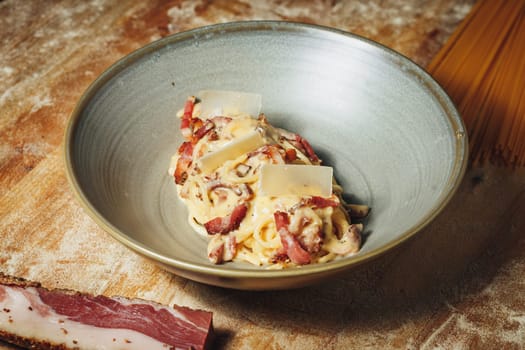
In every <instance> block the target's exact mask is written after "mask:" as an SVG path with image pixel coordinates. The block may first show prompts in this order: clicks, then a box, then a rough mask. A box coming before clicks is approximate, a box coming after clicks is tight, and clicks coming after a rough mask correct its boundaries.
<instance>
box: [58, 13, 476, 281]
mask: <svg viewBox="0 0 525 350" xmlns="http://www.w3.org/2000/svg"><path fill="white" fill-rule="evenodd" d="M243 31H276V32H295V33H299V32H303V33H311V32H323V33H330V34H332V35H338V36H341V37H342V38H344V39H345V40H346V39H352V40H358V41H360V42H362V43H364V44H366V45H370V46H371V47H373V48H375V49H378V50H379V51H381V52H382V53H383V54H387V55H390V56H392V57H395V58H396V59H398V60H400V61H403V63H404V64H405V65H406V66H408V67H409V68H410V69H411V72H412V73H413V74H417V76H418V77H420V78H421V79H420V81H421V82H422V83H423V84H424V85H425V86H426V88H427V89H428V90H429V91H431V92H432V94H433V95H434V97H435V98H436V99H437V100H438V102H439V104H440V106H441V107H442V108H443V110H444V111H445V112H446V113H444V114H445V115H446V116H447V121H448V123H449V125H450V127H451V129H452V130H454V133H455V136H456V138H455V140H456V145H455V146H456V147H455V149H456V154H455V157H454V161H453V166H452V168H451V171H450V176H449V178H448V181H447V183H446V185H445V186H444V188H445V190H447V189H448V190H447V191H446V192H445V191H444V194H443V195H442V196H441V198H440V200H438V201H437V202H436V205H435V206H434V207H433V208H432V209H431V210H429V212H428V213H427V214H426V215H425V216H424V217H423V218H422V219H421V220H420V221H419V222H418V223H416V224H415V225H414V226H412V227H411V228H410V229H409V230H407V231H405V232H404V233H402V234H401V235H400V236H399V237H398V238H396V239H394V240H392V241H390V242H389V243H387V244H385V245H384V246H381V247H379V248H376V249H373V250H371V251H369V252H367V253H363V254H357V255H355V256H353V257H351V258H349V259H337V260H335V261H331V262H329V263H322V264H311V265H305V266H301V267H299V268H288V269H281V270H268V269H263V268H261V269H256V268H253V267H252V268H241V267H237V266H236V268H235V269H229V268H227V265H225V266H226V267H225V266H224V265H209V264H205V263H204V262H203V263H202V264H200V263H193V262H188V261H184V260H180V259H177V258H173V257H168V256H165V255H163V254H161V253H157V252H155V251H153V250H151V249H150V248H148V247H146V246H144V245H143V244H141V243H140V242H138V241H136V240H134V239H133V238H130V237H129V236H127V235H126V234H125V233H124V232H122V231H120V230H119V229H118V228H117V227H115V226H113V225H112V224H111V223H110V222H109V221H107V220H106V219H105V218H104V217H103V216H102V214H101V213H100V212H99V211H98V210H97V209H96V208H95V207H94V206H93V204H92V203H91V202H90V201H89V200H88V198H87V196H86V194H85V192H84V190H83V189H82V188H81V186H80V184H79V182H78V180H77V176H76V172H75V169H74V168H73V166H72V164H73V158H72V153H73V152H72V151H73V144H74V141H73V136H74V134H75V131H76V129H77V126H78V124H79V122H80V119H81V118H80V117H81V115H82V112H83V110H84V108H85V107H86V106H87V105H88V104H89V103H90V101H91V99H92V98H93V97H94V96H95V94H96V93H97V92H98V90H99V89H100V88H101V87H103V86H104V85H105V84H106V83H107V82H109V81H110V80H111V79H112V78H113V77H115V76H117V75H118V74H119V73H120V72H121V71H123V70H124V69H126V68H127V67H129V66H130V65H132V64H134V63H135V62H136V61H138V60H140V59H141V58H143V57H144V56H146V55H148V54H150V53H152V52H155V51H157V50H159V49H162V48H164V47H166V46H168V45H170V44H173V43H179V42H184V41H188V40H195V39H197V38H200V37H206V36H209V35H210V34H213V35H223V34H230V33H233V32H243ZM465 130H466V129H465V125H464V123H463V120H462V118H461V116H460V114H459V112H458V110H457V108H456V106H455V105H454V103H453V102H452V100H451V99H450V97H449V96H448V95H447V93H446V92H445V90H444V89H443V88H442V87H441V86H440V84H439V83H438V82H437V81H436V80H435V79H434V78H433V77H432V76H431V75H430V74H429V73H428V72H427V71H426V70H425V69H424V68H422V67H421V66H419V65H418V64H417V63H415V62H414V61H412V60H411V59H410V58H408V57H406V56H405V55H403V54H401V53H399V52H397V51H394V50H393V49H390V48H389V47H387V46H384V45H382V44H380V43H378V42H376V41H374V40H371V39H367V38H364V37H362V36H360V35H357V34H354V33H351V32H348V31H344V30H341V29H337V28H332V27H327V26H323V25H317V24H307V23H301V22H289V21H278V20H249V21H236V22H226V23H219V24H212V25H206V26H202V27H198V28H194V29H190V30H186V31H182V32H179V33H175V34H171V35H169V36H166V37H164V38H161V39H158V40H156V41H153V42H151V43H149V44H147V45H145V46H143V47H141V48H139V49H136V50H134V51H132V52H131V53H129V54H127V55H125V56H124V57H122V58H120V59H119V60H117V61H116V62H115V63H113V64H112V65H110V66H109V67H108V68H106V69H105V70H104V71H103V72H102V73H101V74H100V75H99V76H98V77H97V78H96V79H95V80H94V81H93V82H92V83H91V84H90V85H89V86H88V88H87V89H86V90H85V92H84V93H83V94H82V96H81V97H80V99H79V100H78V102H77V104H76V106H75V108H74V110H73V112H72V113H71V115H70V118H69V120H68V123H67V126H66V129H65V133H64V142H63V144H64V159H65V167H66V177H67V181H68V182H69V185H70V188H71V189H72V190H73V194H74V197H75V198H76V200H77V202H78V203H80V205H81V206H82V207H83V209H84V211H85V212H86V213H87V214H88V215H89V216H90V217H91V218H92V219H93V220H94V221H95V222H96V223H97V225H98V226H99V227H101V228H102V229H103V230H104V231H106V232H107V233H109V234H110V235H111V236H112V237H113V238H114V239H116V240H117V241H119V242H120V243H122V244H124V245H125V246H126V247H128V248H130V249H131V250H133V251H135V252H136V253H139V254H141V255H143V256H146V257H148V258H150V259H153V260H154V261H156V262H158V263H162V264H164V265H166V266H169V267H172V268H175V269H176V270H178V271H181V270H182V271H187V272H189V273H190V274H198V275H212V276H214V277H219V278H233V279H239V278H241V279H242V278H250V279H257V280H265V279H275V278H279V279H283V278H288V277H292V276H293V277H298V276H306V275H316V274H323V273H327V272H329V273H334V272H337V271H340V270H346V269H349V268H352V267H355V266H358V265H360V264H362V263H364V262H367V261H370V260H371V259H373V258H377V257H379V256H381V255H383V254H384V253H386V252H387V251H389V250H391V249H392V248H394V247H397V246H399V245H400V244H401V243H403V242H405V241H406V240H408V239H409V238H411V237H413V236H414V235H415V234H416V233H418V232H420V231H421V230H422V229H423V228H424V227H425V226H427V225H428V224H429V223H430V222H431V221H432V220H433V219H434V218H435V217H436V216H437V215H438V214H439V213H440V212H441V211H442V210H443V209H444V208H445V207H446V205H447V204H448V203H449V201H450V200H451V198H452V197H453V196H454V194H455V193H456V191H457V189H458V188H459V185H460V184H461V182H462V179H463V177H464V175H465V172H466V168H467V163H468V136H467V132H466V131H465ZM210 284H213V283H210Z"/></svg>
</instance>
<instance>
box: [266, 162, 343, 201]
mask: <svg viewBox="0 0 525 350" xmlns="http://www.w3.org/2000/svg"><path fill="white" fill-rule="evenodd" d="M332 177H333V169H332V167H328V166H320V165H306V164H263V166H262V168H261V177H260V179H259V186H260V190H261V193H262V194H263V195H265V196H284V195H298V196H322V197H329V196H330V195H331V194H332Z"/></svg>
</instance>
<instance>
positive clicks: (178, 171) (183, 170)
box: [173, 141, 193, 185]
mask: <svg viewBox="0 0 525 350" xmlns="http://www.w3.org/2000/svg"><path fill="white" fill-rule="evenodd" d="M178 152H179V159H177V167H176V168H175V174H173V175H174V177H175V183H176V184H177V185H182V184H184V182H185V181H186V179H187V178H188V169H189V167H190V166H191V163H192V156H193V144H192V143H191V142H189V141H185V142H183V143H182V144H181V145H180V147H179V150H178Z"/></svg>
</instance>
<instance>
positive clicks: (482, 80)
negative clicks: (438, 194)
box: [427, 0, 525, 166]
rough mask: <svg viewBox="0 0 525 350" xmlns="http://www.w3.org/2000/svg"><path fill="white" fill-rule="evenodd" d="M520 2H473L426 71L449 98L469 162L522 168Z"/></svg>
mask: <svg viewBox="0 0 525 350" xmlns="http://www.w3.org/2000/svg"><path fill="white" fill-rule="evenodd" d="M524 38H525V1H523V0H490V1H489V0H487V1H479V2H478V3H477V4H476V5H475V6H474V7H473V9H472V11H471V13H470V14H469V15H468V16H467V17H466V18H465V20H464V21H463V22H462V23H461V25H460V26H459V27H458V29H457V30H456V31H455V32H454V33H453V34H452V36H451V37H450V38H449V40H448V42H447V43H446V44H445V45H444V47H443V48H442V49H441V50H440V52H439V53H438V54H437V55H436V57H435V58H434V59H433V61H432V62H431V63H430V65H429V66H428V67H427V68H428V71H429V72H430V73H431V74H432V75H433V76H434V78H436V80H437V81H438V82H439V83H440V84H441V85H442V86H443V88H444V89H445V90H446V91H447V92H448V94H449V95H450V96H451V98H452V100H453V101H454V102H455V104H456V105H457V107H458V110H459V112H460V113H461V115H462V116H463V120H464V122H465V126H466V128H467V130H468V134H469V146H470V154H471V161H472V162H473V163H482V162H484V161H486V160H490V161H492V162H494V163H503V164H505V165H510V166H523V165H525V60H524V59H523V54H524V53H525V40H524Z"/></svg>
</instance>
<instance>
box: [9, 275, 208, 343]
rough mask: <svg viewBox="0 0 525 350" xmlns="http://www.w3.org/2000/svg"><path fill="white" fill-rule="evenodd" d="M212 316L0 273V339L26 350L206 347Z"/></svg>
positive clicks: (176, 307) (179, 307)
mask: <svg viewBox="0 0 525 350" xmlns="http://www.w3.org/2000/svg"><path fill="white" fill-rule="evenodd" d="M211 334H212V314H211V313H210V312H206V311H201V310H192V309H189V308H186V307H181V306H173V308H171V307H167V306H164V305H161V304H157V303H153V302H150V301H146V300H139V299H127V298H123V297H111V298H110V297H106V296H102V295H98V296H93V295H89V294H83V293H79V292H74V291H67V290H56V289H54V290H50V289H46V288H43V287H41V286H40V285H39V284H38V283H34V282H27V281H25V280H21V279H15V278H13V277H10V276H5V275H2V274H0V337H1V338H2V339H4V340H7V341H9V342H13V343H14V344H17V345H21V346H24V347H28V348H31V349H64V350H66V349H94V348H104V349H130V350H132V349H140V350H143V349H151V350H153V349H159V350H164V349H205V348H206V347H207V346H209V345H211V344H209V343H210V341H211V340H210V339H211Z"/></svg>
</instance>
